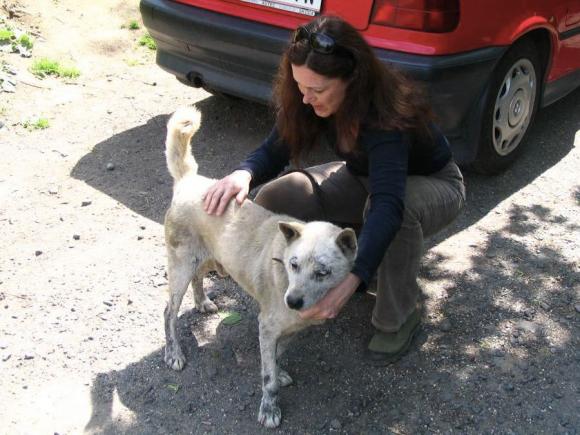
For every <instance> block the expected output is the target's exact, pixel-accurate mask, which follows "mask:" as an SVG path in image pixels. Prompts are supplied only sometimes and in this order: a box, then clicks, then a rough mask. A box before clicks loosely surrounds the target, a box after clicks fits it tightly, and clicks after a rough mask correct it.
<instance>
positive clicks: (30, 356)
mask: <svg viewBox="0 0 580 435" xmlns="http://www.w3.org/2000/svg"><path fill="white" fill-rule="evenodd" d="M24 359H25V360H30V359H34V355H29V354H26V355H24Z"/></svg>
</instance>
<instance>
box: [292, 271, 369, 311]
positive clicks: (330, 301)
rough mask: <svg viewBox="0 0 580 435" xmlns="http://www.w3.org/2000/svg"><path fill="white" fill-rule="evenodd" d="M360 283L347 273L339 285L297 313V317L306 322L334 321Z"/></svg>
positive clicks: (357, 278)
mask: <svg viewBox="0 0 580 435" xmlns="http://www.w3.org/2000/svg"><path fill="white" fill-rule="evenodd" d="M360 283H361V280H360V278H359V277H358V276H356V275H355V274H353V273H349V274H348V275H347V276H346V278H345V279H344V280H343V281H342V282H341V283H340V284H338V285H337V286H336V287H334V288H331V289H330V290H328V293H326V295H325V296H324V297H323V298H322V299H320V300H319V301H318V302H317V303H316V304H314V305H312V306H311V307H310V308H307V309H305V310H301V311H299V312H298V315H299V316H300V317H301V318H302V319H308V320H326V319H334V318H335V317H336V316H337V315H338V313H339V312H340V310H342V307H344V305H345V304H346V303H347V301H348V300H349V299H350V297H351V296H352V295H353V293H354V292H355V291H356V289H357V288H358V286H359V284H360Z"/></svg>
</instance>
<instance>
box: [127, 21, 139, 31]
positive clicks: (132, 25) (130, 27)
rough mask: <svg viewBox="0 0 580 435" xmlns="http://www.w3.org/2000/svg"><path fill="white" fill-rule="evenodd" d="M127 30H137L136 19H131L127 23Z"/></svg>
mask: <svg viewBox="0 0 580 435" xmlns="http://www.w3.org/2000/svg"><path fill="white" fill-rule="evenodd" d="M129 30H139V23H138V22H137V20H131V22H130V23H129Z"/></svg>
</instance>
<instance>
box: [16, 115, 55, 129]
mask: <svg viewBox="0 0 580 435" xmlns="http://www.w3.org/2000/svg"><path fill="white" fill-rule="evenodd" d="M22 125H23V127H24V128H25V129H27V130H44V129H46V128H48V127H50V123H49V122H48V119H46V118H38V119H37V120H36V121H25V122H24V123H23V124H22Z"/></svg>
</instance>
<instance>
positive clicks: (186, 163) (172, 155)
mask: <svg viewBox="0 0 580 435" xmlns="http://www.w3.org/2000/svg"><path fill="white" fill-rule="evenodd" d="M200 121H201V115H200V113H199V111H198V110H197V109H195V108H193V107H187V108H181V109H178V110H176V111H175V113H174V114H173V115H171V118H170V119H169V122H168V123H167V139H166V140H165V157H166V159H167V168H168V169H169V173H170V174H171V176H172V177H173V178H174V180H175V181H177V180H179V179H181V178H182V177H183V176H184V175H186V174H187V173H189V172H193V173H197V163H196V161H195V158H194V157H193V155H192V154H191V144H190V141H191V138H192V136H193V135H194V134H195V132H196V131H197V130H198V128H199V124H200Z"/></svg>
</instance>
